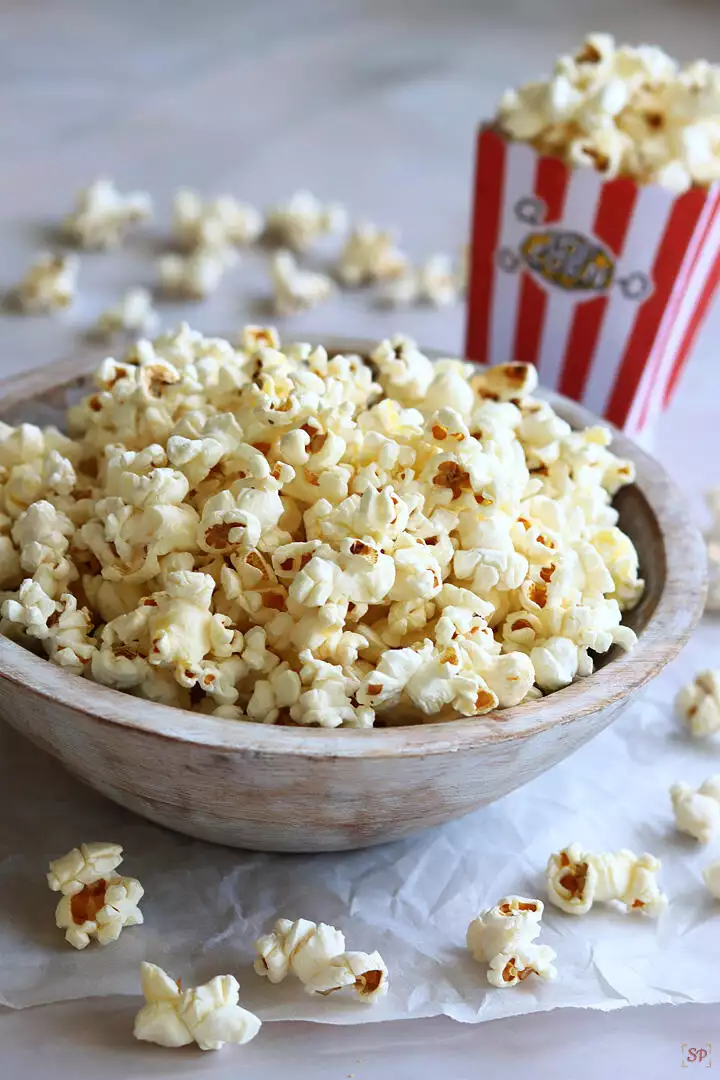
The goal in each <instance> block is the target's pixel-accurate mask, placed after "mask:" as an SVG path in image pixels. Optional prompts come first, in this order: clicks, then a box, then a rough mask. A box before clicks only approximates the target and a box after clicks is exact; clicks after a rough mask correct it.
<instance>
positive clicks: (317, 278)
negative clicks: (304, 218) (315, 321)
mask: <svg viewBox="0 0 720 1080" xmlns="http://www.w3.org/2000/svg"><path fill="white" fill-rule="evenodd" d="M270 277H271V279H272V284H273V289H274V294H275V295H274V303H275V310H276V311H277V313H278V314H279V315H293V314H295V313H296V312H298V311H303V310H306V309H309V308H314V307H318V305H320V304H324V303H325V301H326V300H328V299H329V298H330V297H331V296H332V294H333V292H334V291H335V285H334V283H333V281H332V279H331V278H329V277H327V275H326V274H318V273H315V272H314V271H312V270H304V269H302V268H301V267H299V266H298V264H297V262H296V260H295V258H294V257H293V255H292V253H291V252H290V251H285V250H280V251H276V252H275V254H274V255H272V256H271V258H270Z"/></svg>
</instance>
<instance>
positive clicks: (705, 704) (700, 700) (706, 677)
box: [675, 669, 720, 738]
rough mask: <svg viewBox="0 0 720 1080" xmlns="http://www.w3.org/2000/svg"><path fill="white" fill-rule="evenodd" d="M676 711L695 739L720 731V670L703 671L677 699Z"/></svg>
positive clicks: (680, 692) (684, 688)
mask: <svg viewBox="0 0 720 1080" xmlns="http://www.w3.org/2000/svg"><path fill="white" fill-rule="evenodd" d="M675 710H676V712H677V713H678V715H679V716H680V717H681V718H682V719H683V720H684V721H685V723H686V724H687V726H688V728H689V729H690V734H691V735H693V736H694V737H695V738H704V737H705V736H707V735H714V734H715V732H716V731H718V730H720V670H714V669H713V670H710V671H701V672H700V673H699V674H698V675H696V676H695V679H694V680H693V682H691V683H689V684H688V685H687V686H684V687H683V688H682V689H681V690H680V691H679V693H678V695H677V697H676V698H675Z"/></svg>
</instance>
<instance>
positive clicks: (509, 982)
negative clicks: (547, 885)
mask: <svg viewBox="0 0 720 1080" xmlns="http://www.w3.org/2000/svg"><path fill="white" fill-rule="evenodd" d="M543 910H544V909H543V904H542V901H540V900H531V899H528V898H527V897H524V896H505V897H503V898H502V899H501V900H499V901H498V902H497V904H496V905H495V907H492V908H490V909H489V910H488V911H486V912H485V913H484V914H483V915H478V917H477V918H476V919H473V921H472V922H471V923H470V925H469V927H468V931H467V947H468V949H469V951H470V952H471V953H472V956H473V958H474V959H475V960H477V961H479V962H480V963H487V965H488V972H487V977H488V982H489V983H490V984H491V985H492V986H497V987H499V988H500V989H504V988H506V987H510V986H517V984H518V982H524V981H525V979H527V978H528V977H529V976H530V975H533V974H534V975H538V976H540V978H542V979H554V978H555V976H556V975H557V972H556V970H555V968H554V967H553V963H552V962H553V960H554V959H555V951H554V949H551V948H550V946H549V945H537V944H534V942H535V938H536V937H537V936H538V934H539V933H540V920H541V919H542V914H543Z"/></svg>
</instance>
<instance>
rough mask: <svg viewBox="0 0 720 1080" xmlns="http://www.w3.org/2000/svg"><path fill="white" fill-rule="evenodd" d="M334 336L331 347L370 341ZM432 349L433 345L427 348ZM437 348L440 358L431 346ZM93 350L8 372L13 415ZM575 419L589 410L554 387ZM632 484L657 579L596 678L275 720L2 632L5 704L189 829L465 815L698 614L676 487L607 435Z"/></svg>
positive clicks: (645, 560)
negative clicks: (248, 715) (335, 726)
mask: <svg viewBox="0 0 720 1080" xmlns="http://www.w3.org/2000/svg"><path fill="white" fill-rule="evenodd" d="M326 340H328V347H329V348H330V349H332V350H333V351H335V352H339V351H352V352H359V353H363V352H367V350H368V344H369V343H368V342H367V341H356V340H355V341H349V340H344V339H342V340H338V339H332V340H329V339H326ZM431 355H433V354H431ZM434 355H436V356H437V355H438V354H437V353H436V354H434ZM97 360H98V354H97V353H95V354H94V355H93V356H89V355H88V356H85V357H84V358H81V360H78V359H77V358H75V359H74V360H73V361H68V362H63V363H61V364H57V365H54V366H52V367H51V368H46V369H43V370H40V371H38V372H32V373H30V374H29V375H25V376H21V377H19V378H16V379H12V380H8V381H7V382H6V383H5V384H4V385H1V386H0V403H1V405H0V407H1V408H2V410H3V416H4V418H5V419H11V420H12V421H14V422H18V421H19V420H31V421H35V422H41V423H42V422H45V423H46V422H53V420H57V418H58V415H59V413H58V410H62V409H63V408H64V406H65V403H66V400H67V397H68V393H69V392H72V391H73V390H74V391H75V394H76V395H77V389H78V387H79V385H80V384H81V381H82V380H81V378H79V375H80V374H84V373H85V372H87V371H88V370H90V369H91V368H92V367H94V365H95V363H96V362H97ZM546 396H547V398H548V399H549V400H550V401H551V402H552V404H553V406H554V407H555V408H556V409H557V411H558V412H559V413H560V415H562V416H563V417H565V419H567V420H568V421H569V422H570V423H571V424H572V425H573V426H575V427H585V426H587V425H589V424H592V423H594V422H596V418H595V417H593V416H592V415H591V414H590V413H588V412H587V411H586V410H585V409H583V408H581V407H580V406H579V405H577V404H576V403H575V402H572V401H568V400H567V399H564V398H561V397H558V396H557V395H554V394H547V395H546ZM614 449H615V450H616V452H617V453H618V454H620V455H621V456H623V457H627V458H631V459H632V461H634V463H635V466H636V468H637V482H636V483H635V484H634V485H632V486H631V487H628V488H625V489H623V490H622V491H621V493H620V494H619V496H618V498H617V501H616V505H617V507H618V510H619V511H620V524H621V526H622V528H623V529H624V530H625V532H627V533H628V534H629V535H630V536H631V537H632V539H633V541H634V543H635V545H636V547H637V549H638V552H639V554H640V562H641V572H642V575H643V577H645V579H646V581H647V588H646V591H645V594H644V596H643V599H642V601H641V603H640V604H639V605H638V607H637V608H636V609H635V610H634V611H633V612H631V613H630V614H629V616H628V619H627V621H628V623H629V624H630V625H631V626H632V627H633V628H634V629H635V631H636V632H637V634H638V636H639V640H638V643H637V645H636V647H635V648H634V649H633V650H632V651H631V652H630V653H624V652H622V651H621V650H618V649H614V650H612V652H611V653H609V654H608V655H607V656H605V657H603V658H602V660H601V664H600V666H599V668H598V670H597V671H596V672H595V673H594V674H593V675H591V676H590V677H589V678H586V679H582V680H580V681H579V682H577V683H574V684H573V685H572V686H569V687H567V688H566V689H564V690H560V691H558V692H557V693H554V694H550V695H549V696H548V697H545V698H543V699H542V700H540V701H534V702H531V703H529V704H526V705H520V706H517V707H516V708H512V709H507V710H504V711H501V712H499V713H496V714H494V715H490V716H483V717H479V718H476V719H461V720H455V721H452V722H450V723H435V724H424V725H419V726H417V727H399V728H389V729H374V730H371V731H357V730H335V731H327V730H323V729H308V728H303V729H298V728H288V727H273V726H269V725H268V726H265V725H262V724H253V723H249V722H244V721H242V722H237V721H227V720H220V719H215V718H212V717H207V716H198V715H194V714H192V713H190V712H186V711H183V710H180V709H175V708H170V707H167V706H164V705H156V704H153V703H151V702H147V701H143V700H140V699H138V698H135V697H131V696H130V695H128V694H124V693H120V692H119V691H116V690H110V689H108V688H106V687H104V686H98V685H96V684H95V683H92V682H90V681H87V680H84V679H80V678H79V677H78V676H76V675H73V674H71V673H68V672H66V671H63V670H62V669H61V668H59V667H56V666H55V665H54V664H51V663H49V662H48V661H46V660H45V659H42V658H40V657H38V656H35V655H33V654H32V653H31V652H29V651H27V650H26V649H24V648H22V647H21V646H19V645H17V644H15V643H13V642H11V641H9V640H7V639H4V638H1V637H0V680H1V683H0V715H2V717H3V718H4V719H5V720H7V722H8V723H9V724H11V725H12V726H13V727H14V728H16V729H17V730H18V731H20V732H22V733H23V734H24V735H27V736H28V738H30V739H31V740H32V741H33V742H34V743H36V744H37V745H38V746H40V747H42V748H43V749H45V750H47V751H48V753H50V754H52V755H53V756H54V757H56V758H58V760H60V761H61V762H62V763H63V765H64V766H65V767H66V768H67V769H68V770H69V771H70V772H71V773H73V774H74V775H75V776H78V777H79V778H80V779H82V780H84V781H85V782H86V783H88V784H90V785H91V786H92V787H94V788H96V789H97V790H98V791H101V792H102V793H103V794H105V795H107V796H108V797H109V798H110V799H113V800H114V801H115V802H118V803H120V804H121V805H122V806H125V807H127V808H128V809H130V810H134V811H136V812H137V813H138V814H142V815H143V816H144V817H147V818H150V819H151V820H152V821H155V822H158V823H160V824H161V825H166V826H168V827H169V828H171V829H177V830H178V831H179V832H183V833H187V834H189V835H191V836H196V837H201V838H203V839H205V840H212V841H214V842H216V843H220V844H229V845H231V846H235V847H244V848H256V849H260V850H267V851H330V850H342V849H346V848H357V847H363V846H366V845H369V844H379V843H382V842H383V841H386V840H394V839H397V838H398V837H404V836H408V835H409V834H410V833H413V832H416V831H418V830H420V829H425V828H428V827H429V826H432V825H438V824H440V823H442V822H444V821H449V820H450V819H452V818H456V817H459V816H460V815H462V814H467V813H468V812H469V811H471V810H474V809H476V808H477V807H479V806H483V805H484V804H486V803H490V802H492V801H493V800H494V799H498V798H500V796H502V795H505V794H506V793H507V792H508V791H512V790H513V789H514V788H517V787H519V786H520V785H522V784H525V783H527V781H528V780H532V779H533V777H535V776H537V775H538V774H539V773H541V772H543V771H544V770H545V769H549V768H550V766H551V765H554V764H555V763H556V762H557V761H560V760H561V759H562V758H564V757H566V756H567V755H568V754H571V753H572V752H573V750H576V749H577V748H578V747H579V746H582V744H583V743H585V742H587V741H588V739H591V738H592V737H593V736H594V735H597V734H598V733H599V732H600V731H602V730H603V729H604V728H606V727H607V726H608V725H609V724H610V723H611V722H612V721H613V720H614V719H615V718H616V717H617V716H618V715H619V714H620V712H621V711H622V710H623V709H624V708H625V707H626V706H627V705H628V703H629V702H630V700H631V699H632V697H633V696H634V695H635V693H636V692H637V691H638V690H639V689H640V687H642V686H643V684H644V683H646V682H647V681H648V679H651V678H652V677H653V675H655V674H657V672H658V671H660V669H661V668H662V667H663V666H664V665H665V664H666V663H667V662H668V661H669V660H671V659H672V658H673V657H674V656H675V654H676V653H677V652H678V650H679V649H680V647H681V645H682V644H683V643H684V642H685V641H686V639H687V638H688V636H689V634H690V632H691V630H692V629H693V627H694V625H695V623H696V622H697V620H698V618H699V617H700V613H701V610H702V604H703V599H704V591H705V550H704V544H703V541H702V539H701V537H700V535H699V533H698V531H697V529H696V528H695V527H694V525H693V524H692V522H691V520H690V516H689V514H688V510H687V507H686V505H685V500H684V499H683V496H682V495H681V493H680V491H679V490H678V489H677V488H676V487H675V486H674V484H672V483H671V482H670V480H669V479H668V477H667V475H666V474H665V472H664V471H663V469H662V468H661V467H660V465H658V464H657V462H655V461H653V460H652V458H650V457H648V456H647V455H646V454H645V453H643V452H642V451H641V450H640V449H638V447H637V446H635V444H634V443H632V442H631V441H630V440H629V439H627V438H625V437H624V436H623V435H622V434H620V433H619V432H615V441H614Z"/></svg>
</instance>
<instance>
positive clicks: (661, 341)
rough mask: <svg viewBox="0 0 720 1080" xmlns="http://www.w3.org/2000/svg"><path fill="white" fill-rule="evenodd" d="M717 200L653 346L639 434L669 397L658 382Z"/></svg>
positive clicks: (712, 199) (709, 200)
mask: <svg viewBox="0 0 720 1080" xmlns="http://www.w3.org/2000/svg"><path fill="white" fill-rule="evenodd" d="M717 201H718V196H717V194H716V193H714V194H711V195H707V197H706V199H705V205H704V209H703V218H702V221H701V222H700V223H699V224H698V227H697V228H696V229H695V231H694V233H693V237H692V241H691V243H690V244H689V245H688V251H687V254H686V257H685V258H686V262H687V265H684V266H683V267H681V272H680V274H679V275H678V277H677V279H676V281H675V286H674V289H673V295H672V297H671V302H670V304H668V310H667V313H666V317H665V319H664V320H663V324H662V327H661V331H662V333H661V335H659V336H658V338H657V339H656V341H655V345H654V346H653V351H652V355H651V358H650V364H651V365H652V366H651V369H650V377H649V378H646V379H645V380H644V382H645V385H644V387H642V388H641V389H642V395H643V397H642V401H641V403H640V414H639V418H638V419H637V421H636V422H635V429H636V430H637V431H642V429H643V427H644V426H645V424H646V423H647V420H648V417H649V415H650V411H651V408H652V407H653V405H654V403H655V402H656V400H657V399H658V398H663V397H664V395H665V388H664V387H663V386H660V385H658V380H659V379H660V377H661V373H662V371H663V367H664V362H665V361H666V360H667V359H669V358H668V356H667V345H668V341H669V340H670V337H671V335H672V332H673V328H674V325H675V323H676V321H677V319H678V316H679V314H680V313H681V312H682V310H683V303H684V302H685V297H686V295H687V294H688V293H689V292H691V290H693V289H694V288H695V287H696V284H697V283H696V282H693V275H694V274H695V272H696V269H697V264H698V262H699V261H700V257H701V255H702V251H703V247H704V245H705V241H706V240H707V237H708V235H709V233H710V230H711V229H712V226H713V219H714V216H715V209H716V205H717ZM691 295H692V294H691ZM668 375H669V373H668V372H667V371H666V373H665V378H668Z"/></svg>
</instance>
